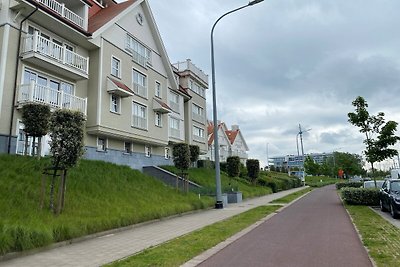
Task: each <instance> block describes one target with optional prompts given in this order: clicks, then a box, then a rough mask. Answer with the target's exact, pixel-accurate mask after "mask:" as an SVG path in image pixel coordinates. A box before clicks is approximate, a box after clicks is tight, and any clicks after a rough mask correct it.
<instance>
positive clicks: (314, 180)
mask: <svg viewBox="0 0 400 267" xmlns="http://www.w3.org/2000/svg"><path fill="white" fill-rule="evenodd" d="M305 179H306V185H308V186H311V187H323V186H325V185H330V184H336V183H338V182H340V181H343V180H341V179H337V178H332V177H328V176H306V177H305Z"/></svg>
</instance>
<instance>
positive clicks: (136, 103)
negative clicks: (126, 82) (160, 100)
mask: <svg viewBox="0 0 400 267" xmlns="http://www.w3.org/2000/svg"><path fill="white" fill-rule="evenodd" d="M135 106H137V107H138V108H139V109H140V108H143V110H144V112H143V114H144V117H142V116H139V115H142V114H135V113H134V112H135V111H136V110H135ZM139 109H138V111H140V110H139ZM139 113H141V112H139ZM135 115H136V116H137V117H138V118H140V119H144V120H146V127H140V126H136V125H134V116H135ZM148 123H149V115H148V108H147V106H146V105H144V104H141V103H139V102H135V101H132V123H131V126H132V127H134V128H137V129H141V130H147V129H148Z"/></svg>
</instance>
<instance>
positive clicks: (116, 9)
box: [88, 0, 137, 33]
mask: <svg viewBox="0 0 400 267" xmlns="http://www.w3.org/2000/svg"><path fill="white" fill-rule="evenodd" d="M135 2H137V0H128V1H126V2H123V3H120V4H117V3H115V2H114V1H108V2H107V7H105V8H103V9H101V10H100V11H98V12H97V13H96V14H94V15H92V16H91V17H90V18H89V27H88V32H90V33H94V32H95V31H97V30H98V29H100V28H101V27H103V26H104V25H105V24H106V23H107V22H109V21H111V20H112V19H114V18H115V17H117V16H118V15H119V14H121V12H123V11H124V10H126V9H127V8H128V7H130V6H131V5H132V4H134V3H135Z"/></svg>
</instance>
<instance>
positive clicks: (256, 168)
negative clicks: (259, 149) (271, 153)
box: [246, 159, 260, 184]
mask: <svg viewBox="0 0 400 267" xmlns="http://www.w3.org/2000/svg"><path fill="white" fill-rule="evenodd" d="M246 168H247V173H248V176H249V179H250V181H251V182H252V183H253V184H255V182H256V180H257V178H258V175H259V174H260V162H259V161H258V159H248V160H246Z"/></svg>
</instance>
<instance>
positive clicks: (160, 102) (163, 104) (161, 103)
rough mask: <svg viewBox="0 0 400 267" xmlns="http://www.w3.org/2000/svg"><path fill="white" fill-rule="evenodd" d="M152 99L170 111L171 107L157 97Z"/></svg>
mask: <svg viewBox="0 0 400 267" xmlns="http://www.w3.org/2000/svg"><path fill="white" fill-rule="evenodd" d="M154 100H155V101H157V102H158V103H159V104H160V105H161V106H162V107H163V108H166V109H169V110H170V111H172V109H171V108H170V107H169V106H168V105H167V104H165V103H164V102H162V101H161V100H159V99H157V98H154Z"/></svg>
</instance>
